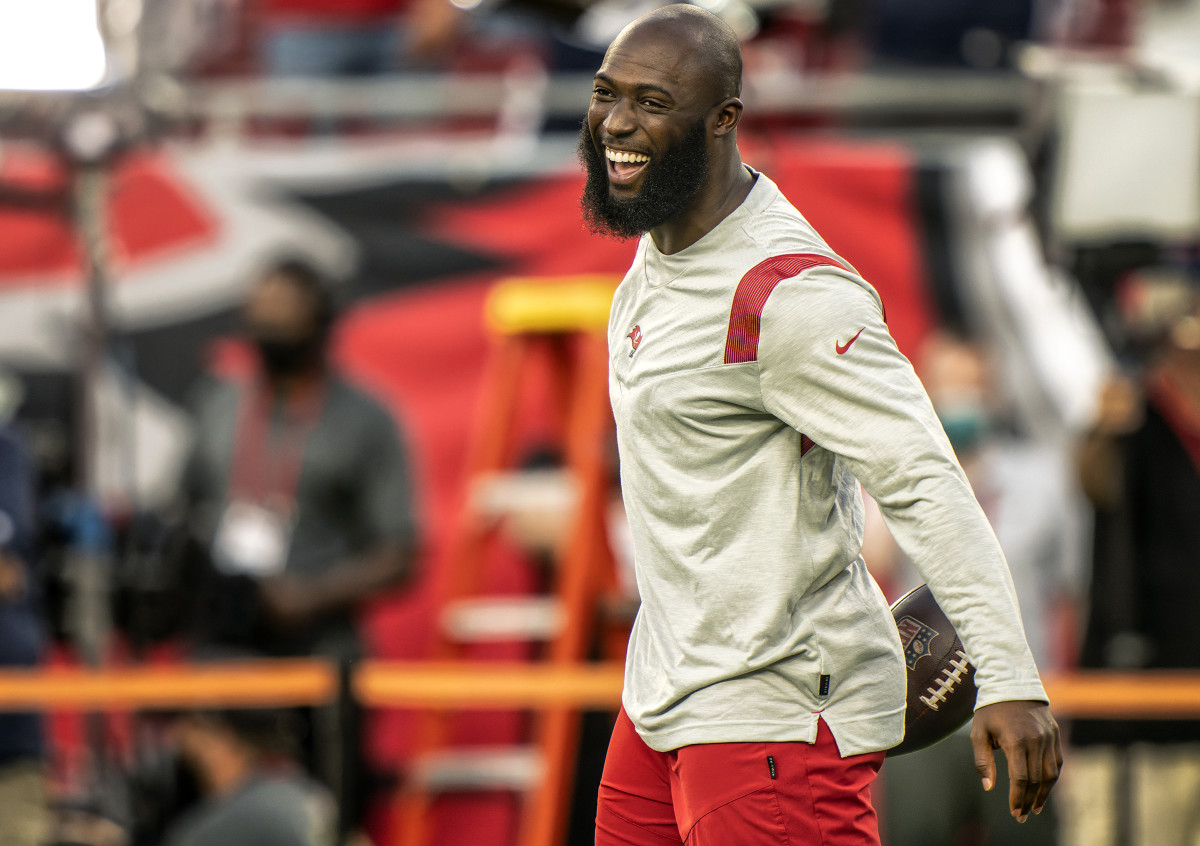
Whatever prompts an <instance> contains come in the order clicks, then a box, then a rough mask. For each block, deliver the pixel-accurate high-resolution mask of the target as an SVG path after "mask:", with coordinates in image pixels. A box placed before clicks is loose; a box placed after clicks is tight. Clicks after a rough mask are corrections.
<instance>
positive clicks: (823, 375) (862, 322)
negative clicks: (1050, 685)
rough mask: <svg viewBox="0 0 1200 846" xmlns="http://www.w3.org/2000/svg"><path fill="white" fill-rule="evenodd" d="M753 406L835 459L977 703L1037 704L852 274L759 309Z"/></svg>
mask: <svg viewBox="0 0 1200 846" xmlns="http://www.w3.org/2000/svg"><path fill="white" fill-rule="evenodd" d="M758 362H759V376H760V389H761V392H762V402H763V405H764V408H765V409H766V410H767V411H768V412H769V413H771V414H773V415H775V416H776V417H778V418H779V419H780V420H782V421H783V422H785V423H787V424H788V425H789V426H791V427H793V428H795V429H796V430H797V431H799V432H801V433H802V434H804V435H806V436H807V437H808V438H809V439H810V440H812V441H813V443H815V444H817V445H818V446H820V447H822V448H824V449H826V450H829V451H830V452H832V453H834V454H836V455H837V456H839V457H840V458H841V460H842V461H844V462H845V463H846V465H847V466H848V468H849V469H850V471H851V472H852V473H853V474H854V476H855V477H856V478H857V479H858V480H859V482H861V484H862V486H863V487H864V488H865V489H866V491H867V492H868V493H869V494H870V495H871V496H872V497H874V499H875V500H876V502H877V503H878V504H879V508H880V511H881V513H882V514H883V518H884V521H885V522H886V523H887V526H888V528H889V529H890V530H891V533H892V535H893V537H894V538H895V539H896V542H897V544H899V546H900V548H901V549H902V550H903V551H904V553H905V554H906V555H907V556H908V558H909V559H910V560H911V561H912V562H913V564H914V565H915V566H916V568H917V570H918V571H919V572H920V574H921V576H922V577H923V578H924V579H925V581H926V583H927V584H928V585H929V587H930V590H931V591H932V592H933V594H934V597H935V598H936V599H937V601H938V604H939V605H940V606H941V607H942V609H943V610H944V611H945V612H946V615H947V616H948V617H949V618H950V621H951V622H952V623H953V624H954V626H955V628H956V629H957V631H958V633H959V636H960V637H961V638H962V640H963V643H964V645H965V646H966V651H967V654H968V655H969V656H970V658H971V661H972V662H973V663H974V664H975V666H976V683H977V685H978V686H979V695H978V698H977V701H976V707H977V708H979V707H983V706H984V705H990V704H992V703H994V702H1001V701H1006V700H1021V699H1030V700H1040V701H1043V702H1045V701H1047V699H1046V694H1045V691H1044V689H1043V688H1042V684H1041V681H1040V680H1039V678H1038V673H1037V668H1036V666H1035V664H1034V661H1033V657H1032V655H1031V654H1030V650H1029V647H1028V645H1027V644H1026V640H1025V634H1024V630H1023V628H1022V626H1021V617H1020V611H1019V609H1018V606H1017V599H1016V592H1015V590H1014V589H1013V584H1012V578H1011V576H1010V575H1009V571H1008V565H1007V563H1006V562H1005V560H1004V556H1003V553H1002V552H1001V550H1000V546H999V544H998V542H997V541H996V537H995V534H994V533H993V532H992V529H991V526H990V525H989V524H988V521H987V518H986V516H985V515H984V513H983V510H982V509H981V508H980V507H979V503H978V502H977V501H976V499H975V495H974V493H973V492H972V490H971V487H970V485H969V484H968V482H967V479H966V476H965V475H964V473H963V471H962V468H961V467H960V466H959V464H958V461H957V460H956V459H955V457H954V452H953V450H952V449H951V447H950V443H949V441H948V440H947V439H946V436H945V433H944V432H943V430H942V427H941V424H940V423H939V422H938V419H937V416H936V415H935V414H934V411H933V407H932V405H931V404H930V402H929V399H928V397H927V396H926V394H925V390H924V388H923V387H922V385H921V383H920V381H919V380H918V379H917V376H916V373H914V372H913V369H912V366H911V365H910V364H909V362H908V360H907V359H906V358H905V357H904V356H903V355H902V354H901V353H900V351H899V349H898V348H897V347H896V344H895V341H894V340H893V339H892V337H891V334H890V333H889V332H888V329H887V325H886V324H885V322H884V317H883V308H882V306H881V303H880V301H879V298H878V295H877V294H876V293H875V291H874V290H873V289H871V288H870V287H869V286H868V285H866V283H864V282H862V280H860V279H858V278H857V277H856V276H854V275H853V274H850V273H848V272H845V271H841V270H837V269H832V268H816V269H813V270H810V271H808V272H806V273H804V274H802V275H801V276H798V277H794V278H792V279H788V280H785V281H783V282H782V283H780V284H779V286H778V287H777V288H776V289H775V290H774V292H773V293H772V294H771V296H770V298H769V299H768V300H767V304H766V306H765V308H764V310H763V314H762V322H761V331H760V336H759V347H758Z"/></svg>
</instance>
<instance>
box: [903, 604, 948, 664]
mask: <svg viewBox="0 0 1200 846" xmlns="http://www.w3.org/2000/svg"><path fill="white" fill-rule="evenodd" d="M896 628H897V629H899V630H900V642H901V643H902V644H903V645H904V663H905V664H907V665H908V668H909V669H910V670H911V669H913V668H914V667H916V666H917V662H918V661H920V660H921V659H922V658H924V657H925V656H926V655H929V654H930V652H929V646H930V644H932V643H933V639H934V638H935V637H937V634H938V633H937V632H936V631H935V630H934V629H931V628H930V627H929V626H927V625H925V624H924V623H922V622H921V621H920V620H918V619H917V618H916V617H901V618H900V619H899V620H897V621H896Z"/></svg>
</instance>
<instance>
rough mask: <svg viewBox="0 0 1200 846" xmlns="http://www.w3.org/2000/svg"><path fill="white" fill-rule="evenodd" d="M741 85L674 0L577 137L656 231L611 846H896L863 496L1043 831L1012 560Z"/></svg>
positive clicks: (987, 749)
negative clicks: (790, 188)
mask: <svg viewBox="0 0 1200 846" xmlns="http://www.w3.org/2000/svg"><path fill="white" fill-rule="evenodd" d="M740 83H741V54H740V51H739V48H738V44H737V40H736V38H735V36H734V34H733V33H732V32H731V31H730V30H729V29H728V27H726V26H725V25H724V24H723V23H722V22H721V21H720V20H719V19H718V18H716V17H714V16H713V15H711V14H709V13H707V12H704V11H702V10H700V9H697V8H695V7H692V6H682V5H679V6H667V7H664V8H661V9H658V10H656V11H654V12H652V13H650V14H649V15H646V16H644V17H642V18H640V19H638V20H637V21H635V22H634V23H632V24H630V26H629V27H627V28H626V29H625V30H624V31H623V32H622V33H621V35H620V36H618V38H617V39H616V41H614V42H613V44H612V46H611V47H610V48H609V50H608V53H607V54H606V55H605V58H604V63H603V65H602V66H601V68H600V70H599V72H597V74H596V77H595V84H594V87H593V91H592V100H591V105H590V107H589V110H588V116H587V120H586V122H585V125H584V127H583V132H582V134H581V138H580V145H579V154H580V158H581V160H582V162H583V164H584V166H585V168H586V170H587V185H586V188H585V191H584V196H583V201H582V204H583V210H584V215H585V218H586V220H587V221H588V223H589V225H590V226H591V227H592V228H593V229H594V230H595V231H597V232H599V233H601V234H607V235H612V236H615V237H620V238H628V237H634V236H641V240H640V242H639V244H638V250H637V254H636V256H635V258H634V261H633V266H632V267H631V268H630V270H629V272H628V274H627V275H626V277H625V279H624V281H623V282H622V283H621V286H620V288H619V289H618V290H617V293H616V296H615V298H614V301H613V308H612V315H611V318H610V324H609V348H610V356H609V361H610V393H611V399H612V405H613V412H614V415H615V417H616V421H617V434H618V440H619V445H620V454H621V482H622V491H623V495H624V497H625V503H626V508H627V511H628V514H629V521H630V526H631V529H632V533H633V538H634V550H635V560H636V566H637V577H638V587H639V590H640V592H641V597H642V607H641V610H640V612H639V614H638V618H637V621H636V623H635V624H634V629H633V633H632V636H631V639H630V644H629V654H628V659H627V665H626V676H625V691H624V697H623V705H624V708H623V709H622V713H621V714H620V716H619V717H618V721H617V725H616V727H615V729H614V732H613V737H612V740H611V742H610V745H609V751H608V758H607V762H606V764H605V771H604V776H603V779H602V782H601V787H600V797H599V811H598V814H597V823H596V843H597V844H598V846H618V844H621V846H628V845H629V844H651V843H653V844H663V843H682V842H686V843H688V844H691V846H730V844H737V846H758V845H759V844H781V843H792V844H801V843H802V844H805V846H812V844H838V846H841V845H842V844H846V846H849V844H855V845H856V846H857V844H877V843H878V842H879V835H878V826H877V822H876V818H875V812H874V810H873V809H872V807H871V803H870V795H869V786H870V783H871V781H872V780H873V779H874V777H875V775H876V773H877V771H878V769H879V767H880V765H881V763H882V761H883V755H884V750H887V749H889V748H890V747H892V746H894V745H896V744H897V743H899V741H900V739H901V737H902V735H903V731H904V695H905V668H904V659H903V656H902V655H901V651H900V642H899V638H898V637H897V635H896V629H895V626H894V624H893V622H892V617H891V615H890V613H889V611H888V607H887V604H886V602H885V601H884V598H883V596H882V594H881V593H880V591H879V589H878V587H876V585H875V584H874V582H873V581H872V580H871V577H870V576H869V575H868V574H867V570H866V567H865V565H864V563H863V560H862V557H861V555H860V552H861V547H862V522H863V520H862V515H863V506H862V497H861V494H860V490H859V486H860V484H861V486H862V487H864V488H866V490H867V491H868V492H870V493H871V495H872V496H873V497H874V498H875V499H876V501H877V502H878V503H879V505H880V508H881V509H882V511H883V514H884V516H885V519H886V520H887V522H888V525H889V527H890V528H891V530H892V534H893V536H894V537H895V538H896V539H897V541H898V542H899V544H900V546H901V547H902V548H903V549H904V551H905V552H906V553H908V555H909V557H910V558H911V559H912V560H913V561H915V562H918V565H919V569H920V571H921V573H922V575H923V576H924V577H925V579H926V581H927V582H928V583H929V585H930V587H931V588H932V589H933V592H934V594H935V596H936V597H937V599H938V601H939V603H940V604H941V606H942V607H943V608H944V609H945V611H946V612H947V614H948V616H949V617H950V619H951V620H952V622H953V623H954V624H955V626H956V628H957V629H958V631H959V633H960V635H961V637H962V638H963V641H964V642H965V644H966V647H967V650H968V652H969V654H970V656H971V659H972V661H973V662H974V663H975V665H976V667H977V676H976V679H977V682H978V685H979V696H978V701H977V710H976V713H975V721H974V728H973V732H972V739H973V742H974V748H975V761H976V768H977V769H978V771H979V773H980V777H981V778H982V780H983V786H984V788H985V789H990V788H991V787H992V785H993V784H994V782H995V777H996V776H995V763H994V758H993V750H994V749H996V748H1000V749H1002V750H1003V751H1004V753H1005V756H1006V758H1007V761H1008V771H1009V778H1010V790H1009V805H1010V808H1011V810H1012V814H1013V816H1014V817H1016V818H1017V819H1018V820H1021V821H1023V820H1024V819H1025V818H1026V816H1027V815H1028V814H1029V813H1030V811H1034V812H1036V811H1039V810H1040V809H1041V807H1042V806H1043V805H1044V803H1045V802H1046V799H1047V796H1048V795H1049V792H1050V789H1051V787H1052V786H1053V784H1054V782H1055V780H1056V779H1057V777H1058V770H1059V766H1060V765H1061V761H1062V755H1061V751H1060V747H1059V738H1058V727H1057V725H1056V724H1055V722H1054V719H1053V718H1052V717H1051V716H1050V713H1049V710H1048V708H1047V706H1046V704H1045V703H1046V696H1045V692H1044V690H1043V688H1042V685H1041V682H1040V680H1039V678H1038V673H1037V668H1036V667H1035V666H1034V662H1033V659H1032V657H1031V656H1030V652H1029V648H1028V646H1027V645H1026V642H1025V637H1024V633H1023V632H1022V629H1021V623H1020V617H1019V613H1018V610H1017V604H1016V599H1015V596H1014V591H1013V587H1012V581H1011V579H1010V577H1009V575H1008V569H1007V565H1006V564H1005V561H1004V558H1003V556H1002V554H1001V552H1000V549H999V547H998V545H997V543H996V540H995V537H994V536H993V534H992V532H991V529H990V528H989V526H988V523H987V519H986V518H985V517H984V515H983V512H982V510H981V509H980V508H979V505H978V503H977V502H976V501H975V498H974V496H973V494H972V493H971V489H970V487H969V485H968V484H967V482H966V479H965V477H964V475H963V472H962V470H961V468H960V467H959V466H958V463H957V462H956V461H955V459H954V453H953V451H952V450H951V448H950V444H949V442H948V441H947V440H946V437H945V435H944V433H943V431H942V428H941V426H940V425H939V423H938V420H937V417H936V415H935V414H934V412H933V409H932V407H931V406H930V403H929V400H928V398H927V397H926V395H925V392H924V390H923V389H922V387H921V385H920V383H919V381H918V380H917V378H916V375H915V374H914V373H913V370H912V368H911V366H910V365H909V363H908V361H907V360H906V359H905V358H904V357H903V356H902V355H901V354H900V352H899V350H897V348H896V345H895V343H894V341H893V340H892V338H891V336H890V334H889V333H888V330H887V326H886V324H885V322H884V314H883V306H882V304H881V302H880V300H879V297H878V295H877V294H876V293H875V291H874V290H873V289H872V288H871V286H870V285H868V284H867V283H866V282H865V281H864V280H863V279H862V278H861V277H860V276H859V275H858V273H857V272H856V271H855V270H854V268H853V267H852V266H851V265H850V264H849V263H848V262H847V261H846V260H844V259H842V258H841V257H839V256H837V255H836V254H834V253H833V251H832V250H830V248H829V247H828V245H826V244H825V242H824V241H823V240H822V239H821V238H820V236H819V235H818V234H817V233H816V232H815V231H814V230H813V229H812V227H810V226H809V225H808V223H807V222H806V221H805V220H804V218H803V217H802V216H801V215H800V213H799V212H797V211H796V210H795V209H794V208H793V207H792V206H791V205H790V203H788V201H787V200H786V199H785V198H784V197H783V196H782V195H781V194H780V192H779V190H778V189H777V188H776V187H775V185H774V184H772V183H771V181H770V180H769V179H768V178H767V177H766V176H764V175H763V174H760V173H757V172H755V171H754V170H752V169H751V168H749V167H747V166H746V165H744V164H743V163H742V161H741V156H740V153H739V152H738V148H737V126H738V121H739V119H740V117H741V114H742V103H741V101H740V100H739V99H738V95H739V93H740Z"/></svg>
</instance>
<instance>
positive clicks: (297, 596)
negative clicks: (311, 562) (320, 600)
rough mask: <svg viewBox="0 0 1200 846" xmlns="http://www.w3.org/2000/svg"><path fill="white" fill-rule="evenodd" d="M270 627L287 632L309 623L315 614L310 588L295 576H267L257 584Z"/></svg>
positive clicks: (314, 604)
mask: <svg viewBox="0 0 1200 846" xmlns="http://www.w3.org/2000/svg"><path fill="white" fill-rule="evenodd" d="M258 589H259V594H260V595H261V596H262V602H263V607H264V609H265V610H266V612H267V616H268V617H269V618H270V621H271V623H272V625H274V626H275V628H277V629H281V630H284V631H287V630H289V629H295V628H297V627H299V626H302V625H304V624H305V623H307V622H309V621H310V620H311V619H312V618H313V616H314V615H315V612H316V603H315V601H314V597H313V590H312V587H311V586H310V585H309V584H307V583H305V582H304V581H302V580H301V579H298V578H296V577H295V576H289V575H286V574H284V575H279V576H268V577H267V578H265V579H261V580H259V582H258Z"/></svg>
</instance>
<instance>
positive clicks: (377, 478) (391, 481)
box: [362, 409, 417, 546]
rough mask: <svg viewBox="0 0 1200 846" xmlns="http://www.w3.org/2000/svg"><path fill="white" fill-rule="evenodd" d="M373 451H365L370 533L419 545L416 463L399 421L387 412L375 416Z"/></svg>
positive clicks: (365, 494) (364, 495)
mask: <svg viewBox="0 0 1200 846" xmlns="http://www.w3.org/2000/svg"><path fill="white" fill-rule="evenodd" d="M369 439H370V442H371V448H370V449H365V450H363V455H364V463H363V475H362V479H363V491H362V503H363V508H364V513H365V515H366V524H367V530H368V531H369V532H370V534H371V535H372V536H373V537H374V538H376V539H377V540H380V541H398V542H400V543H403V544H405V545H410V546H411V545H415V544H416V542H417V519H416V503H415V498H414V497H415V495H414V492H413V482H412V469H411V468H412V463H411V460H410V458H409V452H408V449H407V445H406V444H405V442H404V439H403V437H402V435H401V433H400V429H399V428H398V427H397V425H396V423H395V421H394V420H393V419H392V417H391V415H389V414H388V413H387V412H386V411H384V410H383V409H378V414H376V415H373V420H372V425H371V428H370V438H369Z"/></svg>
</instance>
